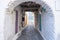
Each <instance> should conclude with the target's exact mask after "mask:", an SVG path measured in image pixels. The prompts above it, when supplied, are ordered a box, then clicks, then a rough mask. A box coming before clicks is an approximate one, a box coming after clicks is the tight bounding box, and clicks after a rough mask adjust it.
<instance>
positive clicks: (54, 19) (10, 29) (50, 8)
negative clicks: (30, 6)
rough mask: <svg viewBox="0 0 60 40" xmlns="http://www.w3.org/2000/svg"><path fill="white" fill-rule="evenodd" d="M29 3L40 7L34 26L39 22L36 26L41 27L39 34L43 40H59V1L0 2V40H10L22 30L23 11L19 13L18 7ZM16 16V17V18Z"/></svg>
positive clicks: (3, 0) (16, 0) (20, 0)
mask: <svg viewBox="0 0 60 40" xmlns="http://www.w3.org/2000/svg"><path fill="white" fill-rule="evenodd" d="M29 1H30V2H33V3H36V4H39V5H41V8H42V9H41V10H42V12H41V11H40V10H39V12H36V13H39V14H40V15H38V17H36V19H37V18H38V21H37V20H36V19H35V21H36V23H35V24H36V25H35V26H37V25H38V24H39V22H41V24H39V25H38V26H41V31H40V32H41V35H42V36H43V37H44V39H45V40H59V38H60V36H59V35H60V4H59V3H60V0H0V40H12V38H14V37H15V35H17V34H18V33H19V31H21V30H22V29H23V28H24V27H21V17H22V14H21V13H24V11H21V7H20V6H19V5H20V4H22V3H25V2H26V3H28V2H29ZM16 13H18V14H16ZM17 15H18V17H16V16H17ZM23 15H24V14H23ZM35 15H37V14H35ZM40 17H41V18H40ZM16 18H18V21H17V20H16ZM40 19H41V20H40ZM16 28H17V29H16ZM36 28H39V27H36ZM16 33H17V34H16Z"/></svg>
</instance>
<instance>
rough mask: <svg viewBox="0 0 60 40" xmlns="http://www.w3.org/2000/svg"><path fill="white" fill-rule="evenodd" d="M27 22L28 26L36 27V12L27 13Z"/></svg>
mask: <svg viewBox="0 0 60 40" xmlns="http://www.w3.org/2000/svg"><path fill="white" fill-rule="evenodd" d="M25 22H26V23H25V24H26V25H35V20H34V12H30V11H27V12H25Z"/></svg>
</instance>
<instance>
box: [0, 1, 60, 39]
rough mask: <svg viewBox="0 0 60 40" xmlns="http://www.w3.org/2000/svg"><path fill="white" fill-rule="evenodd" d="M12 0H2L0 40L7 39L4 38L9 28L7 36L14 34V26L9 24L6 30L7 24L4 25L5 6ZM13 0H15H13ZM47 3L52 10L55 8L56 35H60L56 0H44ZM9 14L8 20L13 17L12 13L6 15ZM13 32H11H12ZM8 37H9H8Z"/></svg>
mask: <svg viewBox="0 0 60 40" xmlns="http://www.w3.org/2000/svg"><path fill="white" fill-rule="evenodd" d="M10 1H11V0H0V40H5V39H4V31H5V35H6V34H7V33H6V32H7V31H8V30H10V31H8V35H7V36H10V34H11V35H13V34H14V29H13V28H12V26H9V25H7V26H8V27H7V28H6V30H7V31H6V30H4V29H5V26H4V21H5V20H4V19H5V18H4V17H5V8H7V7H8V6H7V5H8V3H9V2H10ZM12 1H13V0H12ZM43 1H44V2H45V3H46V4H48V5H49V6H50V7H51V8H52V10H53V12H54V16H55V32H56V36H57V35H58V34H60V31H59V30H60V29H59V28H60V18H59V17H60V16H59V15H60V11H56V10H55V7H56V6H55V0H53V1H52V0H49V1H48V0H43ZM57 4H58V6H57V7H56V8H57V10H60V7H59V6H60V5H59V3H57ZM6 16H7V18H8V17H9V18H8V19H6V21H8V22H9V21H10V19H11V17H12V15H11V14H8V15H6ZM6 21H5V22H6ZM10 23H12V22H9V23H6V24H10ZM8 28H9V29H8ZM11 28H12V29H13V31H12V30H11ZM10 32H11V33H10ZM6 39H7V37H6Z"/></svg>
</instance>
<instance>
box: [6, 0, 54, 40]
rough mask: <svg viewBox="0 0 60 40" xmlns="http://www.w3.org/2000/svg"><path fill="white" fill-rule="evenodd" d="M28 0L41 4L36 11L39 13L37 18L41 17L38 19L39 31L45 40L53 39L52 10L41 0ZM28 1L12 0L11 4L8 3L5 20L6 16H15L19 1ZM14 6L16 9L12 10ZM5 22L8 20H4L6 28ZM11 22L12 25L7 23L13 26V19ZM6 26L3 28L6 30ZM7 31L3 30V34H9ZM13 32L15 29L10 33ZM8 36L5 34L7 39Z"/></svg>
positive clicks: (25, 0)
mask: <svg viewBox="0 0 60 40" xmlns="http://www.w3.org/2000/svg"><path fill="white" fill-rule="evenodd" d="M28 1H32V2H35V3H37V4H40V5H41V7H42V8H41V11H39V12H37V13H39V16H38V18H39V19H40V17H41V20H39V19H38V21H39V26H40V28H41V29H40V30H41V33H42V35H43V36H44V37H45V39H46V40H50V39H51V40H53V39H54V15H53V12H52V10H51V8H50V7H49V6H48V5H47V4H45V3H44V2H43V1H41V0H37V1H36V0H28ZM28 1H27V0H24V1H22V0H15V1H13V2H12V4H11V5H9V7H8V9H7V12H6V15H7V16H6V21H7V18H9V16H10V17H13V16H14V18H15V14H14V13H15V12H16V10H19V9H21V8H20V7H19V6H18V5H19V4H21V3H24V2H28ZM15 8H16V10H14V9H15ZM19 13H22V11H20V12H19ZM20 16H21V14H20ZM19 19H20V18H19ZM19 19H18V20H19ZM11 20H13V18H12V19H11V18H10V20H9V22H11ZM20 22H21V21H20ZM40 22H41V23H40ZM7 23H8V22H6V25H5V26H6V28H7V27H9V25H8V24H7ZM12 23H13V26H12V24H11V23H9V24H10V25H11V26H12V27H15V26H14V24H15V22H14V21H13V22H12ZM6 28H5V30H6ZM7 30H9V29H7ZM7 30H6V31H7ZM14 30H15V29H14ZM8 32H9V31H7V32H5V34H7V35H9V34H8ZM10 32H11V30H10ZM14 34H15V31H13V32H12V33H11V35H14ZM47 34H48V35H47ZM5 36H6V35H5ZM9 36H10V35H9ZM9 36H6V39H8V38H9Z"/></svg>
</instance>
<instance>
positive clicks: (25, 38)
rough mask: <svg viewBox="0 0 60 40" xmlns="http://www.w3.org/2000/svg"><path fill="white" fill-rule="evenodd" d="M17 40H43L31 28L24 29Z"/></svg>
mask: <svg viewBox="0 0 60 40" xmlns="http://www.w3.org/2000/svg"><path fill="white" fill-rule="evenodd" d="M17 40H43V38H42V36H41V34H40V33H39V32H38V31H37V30H36V29H35V28H34V27H33V26H31V25H30V26H28V27H26V28H25V29H24V30H23V31H22V33H21V36H19V37H18V38H17Z"/></svg>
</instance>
